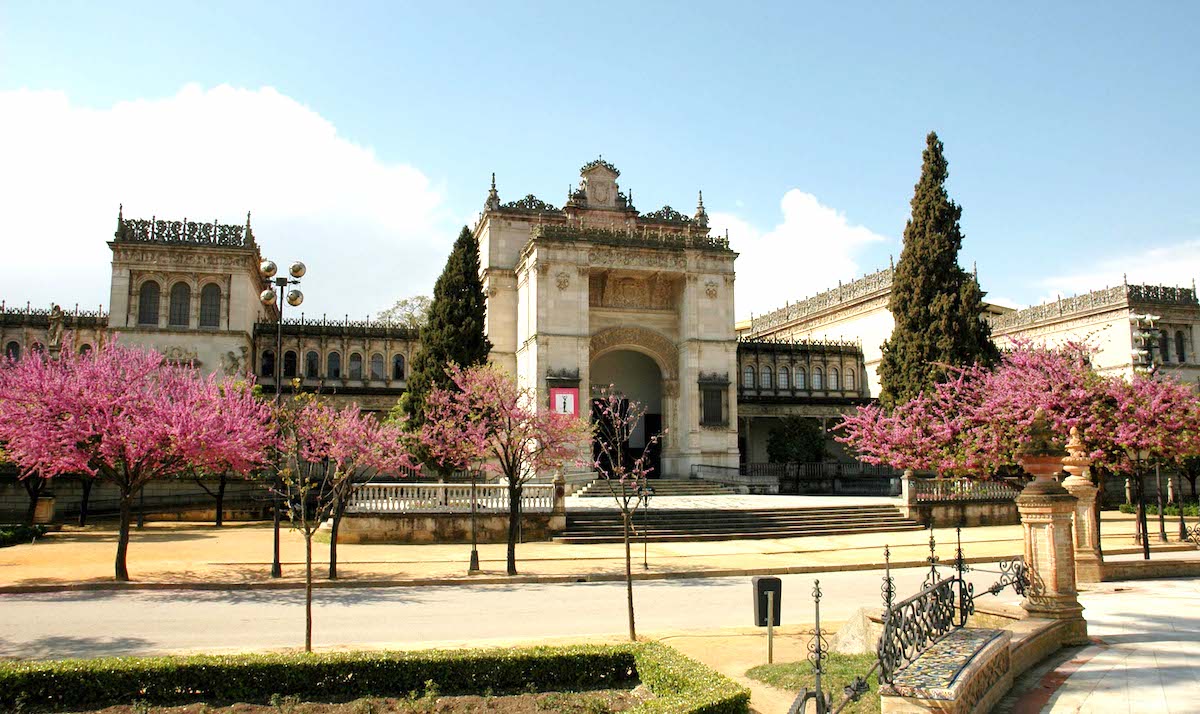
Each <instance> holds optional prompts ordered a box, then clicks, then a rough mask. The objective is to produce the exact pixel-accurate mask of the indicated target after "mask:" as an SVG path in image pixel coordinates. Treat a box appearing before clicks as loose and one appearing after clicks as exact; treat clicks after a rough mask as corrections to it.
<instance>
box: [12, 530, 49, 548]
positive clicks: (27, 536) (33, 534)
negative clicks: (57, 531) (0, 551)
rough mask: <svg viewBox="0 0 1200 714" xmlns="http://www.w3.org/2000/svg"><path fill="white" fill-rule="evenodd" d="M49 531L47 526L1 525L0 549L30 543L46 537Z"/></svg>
mask: <svg viewBox="0 0 1200 714" xmlns="http://www.w3.org/2000/svg"><path fill="white" fill-rule="evenodd" d="M47 530H49V529H47V528H46V526H20V525H0V548H3V547H5V546H9V545H20V544H22V543H30V542H32V541H33V539H35V538H41V537H42V536H44V535H46V531H47Z"/></svg>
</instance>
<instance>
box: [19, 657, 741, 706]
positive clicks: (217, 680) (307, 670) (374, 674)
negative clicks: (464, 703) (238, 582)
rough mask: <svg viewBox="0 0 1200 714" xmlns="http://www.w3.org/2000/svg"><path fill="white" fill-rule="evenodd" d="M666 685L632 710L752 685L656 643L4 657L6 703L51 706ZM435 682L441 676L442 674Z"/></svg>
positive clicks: (737, 693)
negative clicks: (23, 659)
mask: <svg viewBox="0 0 1200 714" xmlns="http://www.w3.org/2000/svg"><path fill="white" fill-rule="evenodd" d="M639 679H640V681H641V682H642V683H643V684H644V685H646V686H647V687H648V688H649V689H650V691H651V692H653V693H654V694H655V695H656V698H655V699H652V700H650V701H647V702H644V703H642V704H640V705H639V706H638V707H636V708H634V709H632V710H630V711H631V712H643V713H645V714H666V713H668V712H671V713H676V712H678V713H680V714H682V713H685V712H686V713H688V714H692V713H694V714H726V713H729V714H733V713H735V712H737V713H740V712H746V711H747V710H748V707H749V701H750V693H749V692H748V691H747V690H745V689H743V688H742V687H739V686H738V685H736V684H735V683H733V682H732V681H730V680H729V679H727V678H725V677H723V676H722V675H720V674H717V673H716V672H713V671H712V670H710V669H708V668H707V667H705V666H703V665H701V664H699V663H697V662H695V661H693V660H691V659H688V658H687V657H685V656H683V655H682V654H680V653H679V652H676V651H675V650H673V649H671V648H670V647H667V646H665V645H660V644H657V643H648V644H636V645H633V644H630V645H617V646H599V645H578V646H571V647H534V648H529V649H488V650H453V651H446V650H428V651H420V652H350V653H343V652H338V653H321V654H308V655H304V654H256V655H224V656H222V655H197V656H191V657H148V658H112V659H94V660H63V661H59V662H8V663H0V711H7V710H10V709H11V708H12V707H13V706H14V705H15V704H16V702H17V701H28V702H37V703H38V706H39V707H40V710H42V711H60V710H70V709H78V708H87V707H92V708H97V707H104V706H112V705H119V704H127V703H128V702H129V701H130V700H132V699H138V700H140V701H145V702H147V703H150V704H153V705H156V706H158V705H170V704H185V703H191V702H196V701H205V700H208V701H213V700H226V701H246V702H255V701H257V702H264V703H265V702H267V701H268V700H271V703H272V704H275V705H276V706H280V705H286V704H287V703H290V702H294V701H297V700H303V699H306V698H314V697H320V698H344V699H352V698H356V697H363V696H403V695H404V694H405V693H408V692H414V693H429V692H431V691H432V692H435V696H436V695H438V694H446V695H456V694H479V693H481V692H485V691H488V690H491V691H492V692H499V693H508V692H513V693H515V692H519V691H520V690H521V689H522V687H523V686H525V685H527V684H531V685H533V686H534V687H536V688H537V689H540V690H542V691H553V690H563V689H566V690H580V689H595V688H616V687H621V686H623V685H631V684H633V683H634V682H635V681H637V680H639ZM434 683H436V684H434Z"/></svg>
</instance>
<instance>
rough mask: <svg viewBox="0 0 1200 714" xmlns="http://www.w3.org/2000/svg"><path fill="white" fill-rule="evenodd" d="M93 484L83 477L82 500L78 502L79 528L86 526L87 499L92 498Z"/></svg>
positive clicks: (89, 479) (90, 480)
mask: <svg viewBox="0 0 1200 714" xmlns="http://www.w3.org/2000/svg"><path fill="white" fill-rule="evenodd" d="M93 485H95V482H94V481H92V479H91V478H89V477H87V476H84V477H83V498H82V499H81V500H80V501H79V525H80V527H82V526H86V525H87V513H88V499H90V498H91V497H92V486H93Z"/></svg>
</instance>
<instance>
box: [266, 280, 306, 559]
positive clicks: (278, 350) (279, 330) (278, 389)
mask: <svg viewBox="0 0 1200 714" xmlns="http://www.w3.org/2000/svg"><path fill="white" fill-rule="evenodd" d="M258 272H259V273H260V274H261V275H262V276H263V277H264V278H266V279H267V280H268V281H269V283H270V284H271V285H272V286H273V287H268V288H267V289H265V290H263V291H262V292H261V293H259V295H258V299H259V301H260V302H261V303H262V304H263V305H265V306H267V307H270V306H272V305H276V306H277V308H276V311H275V359H274V360H272V362H273V364H272V366H273V367H274V370H273V371H274V373H275V374H274V377H275V406H276V407H278V406H279V402H280V400H281V399H282V397H283V302H284V300H286V301H287V304H289V305H291V306H292V307H299V306H300V303H302V302H304V293H302V292H300V289H299V288H292V289H291V290H288V286H289V285H299V284H300V278H303V277H304V274H305V273H306V272H307V268H305V267H304V263H301V262H300V261H298V260H297V261H296V262H294V263H292V265H291V267H290V268H288V275H290V276H291V277H285V276H282V275H281V276H279V277H276V275H275V274H276V273H277V272H279V269H278V267H277V266H276V265H275V262H274V261H271V260H264V261H263V262H262V263H261V264H259V266H258ZM277 289H278V291H279V294H278V296H277V295H276V294H275V291H276V290H277ZM284 290H287V296H286V297H285V296H284V294H283V293H284ZM279 487H280V484H279V471H278V469H276V472H275V498H274V499H273V500H274V505H273V507H272V508H271V511H272V518H271V520H272V521H273V523H274V527H275V558H274V560H272V561H271V577H272V578H278V577H280V576H281V575H283V568H282V566H281V565H280V563H279Z"/></svg>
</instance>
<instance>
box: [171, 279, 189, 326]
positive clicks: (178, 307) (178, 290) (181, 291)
mask: <svg viewBox="0 0 1200 714" xmlns="http://www.w3.org/2000/svg"><path fill="white" fill-rule="evenodd" d="M191 312H192V289H191V288H189V287H188V284H187V283H175V284H174V285H172V286H171V309H170V310H169V311H168V313H167V324H168V325H171V326H172V327H187V326H188V319H189V318H190V317H191Z"/></svg>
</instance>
